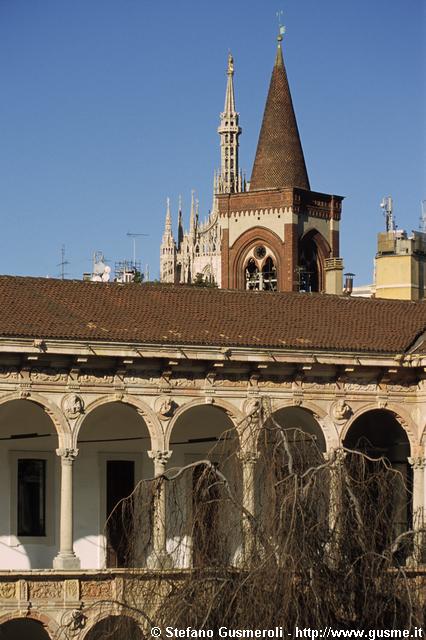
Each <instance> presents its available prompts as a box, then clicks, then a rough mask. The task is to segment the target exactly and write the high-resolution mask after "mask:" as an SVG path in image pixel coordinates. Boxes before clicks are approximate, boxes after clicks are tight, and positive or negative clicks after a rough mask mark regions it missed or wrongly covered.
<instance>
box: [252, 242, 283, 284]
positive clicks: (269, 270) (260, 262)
mask: <svg viewBox="0 0 426 640" xmlns="http://www.w3.org/2000/svg"><path fill="white" fill-rule="evenodd" d="M245 283H246V289H247V290H249V291H250V290H251V291H277V267H276V262H275V259H274V257H273V256H272V255H271V252H270V250H269V249H267V248H266V247H264V246H262V245H259V246H257V247H255V248H254V249H252V250H251V251H250V254H249V257H248V260H247V262H246V267H245Z"/></svg>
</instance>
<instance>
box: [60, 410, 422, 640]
mask: <svg viewBox="0 0 426 640" xmlns="http://www.w3.org/2000/svg"><path fill="white" fill-rule="evenodd" d="M243 426H244V429H245V430H246V435H247V438H246V440H245V442H246V443H247V442H250V443H251V447H252V448H253V443H254V445H255V446H256V451H251V454H252V456H251V461H249V462H247V458H246V460H245V461H244V458H243V456H241V455H240V454H239V451H238V447H237V446H236V438H235V436H234V434H233V433H232V432H231V431H228V432H225V433H224V434H223V435H222V437H221V438H220V439H218V441H217V442H215V443H214V446H212V448H211V450H210V451H209V454H208V455H206V456H205V458H204V459H202V460H199V461H197V462H194V463H191V464H188V465H186V466H183V467H181V468H174V469H173V468H171V469H169V470H168V471H167V472H166V473H165V474H164V475H163V476H161V477H159V478H155V479H152V480H147V481H142V482H140V483H139V484H138V485H137V487H136V488H135V490H134V491H133V493H132V494H131V496H129V497H128V498H127V499H125V500H123V501H122V502H121V503H119V505H117V507H116V509H115V511H114V512H113V514H112V515H111V516H110V519H109V521H108V522H107V525H106V531H107V532H108V535H109V536H110V537H111V536H113V537H114V540H115V544H116V553H117V557H118V558H119V565H120V566H123V567H128V568H129V569H128V572H127V573H126V574H125V576H124V580H123V584H124V587H123V593H122V595H121V597H120V599H119V600H106V601H103V602H97V603H96V604H95V605H92V607H90V608H88V609H85V610H83V611H82V615H83V614H84V615H85V616H87V617H91V619H93V618H95V620H96V619H99V620H100V619H101V618H104V617H105V616H106V615H107V614H108V615H109V617H108V619H107V622H104V623H102V624H100V625H98V632H97V631H96V625H95V628H94V629H93V631H91V632H89V634H88V635H87V636H86V637H87V640H99V639H100V638H101V637H102V638H103V639H105V640H106V639H107V638H110V639H111V640H134V639H136V638H142V637H143V636H142V635H141V632H140V630H139V629H142V631H143V633H144V634H145V633H146V632H147V631H148V630H149V628H150V627H152V626H156V627H159V628H160V629H162V630H164V629H165V628H166V627H173V628H179V629H184V628H185V629H186V628H187V627H188V626H189V627H193V628H194V629H210V630H213V631H214V632H215V637H217V635H216V631H217V629H218V628H219V627H227V628H229V629H274V628H275V627H283V628H284V629H285V630H286V632H288V633H292V632H293V630H294V629H295V628H296V627H299V628H310V629H318V630H321V629H326V628H332V629H336V630H337V629H356V630H358V629H413V628H414V627H421V626H422V622H424V620H423V616H424V609H423V607H424V602H423V604H422V597H423V598H424V592H423V593H422V589H423V590H424V589H425V584H424V583H423V584H421V583H420V582H419V581H418V580H417V579H416V578H415V576H414V573H413V572H412V569H411V568H410V563H411V564H412V563H413V562H414V561H415V560H419V558H420V554H421V552H422V549H420V548H419V544H421V540H422V535H421V532H420V533H419V532H417V533H416V535H415V533H414V531H413V530H412V529H408V530H399V529H398V522H397V519H398V517H397V516H398V513H397V512H398V510H401V508H407V509H409V507H408V503H409V501H410V500H409V498H410V495H409V491H408V489H407V487H406V486H405V483H404V481H403V478H402V476H401V474H400V473H399V472H398V471H396V470H394V469H393V468H392V467H391V465H390V463H389V462H388V461H387V460H386V459H384V458H380V459H376V458H373V457H371V456H368V455H366V454H365V453H362V446H360V450H348V449H344V448H341V449H338V450H335V451H333V452H332V453H331V454H330V455H328V456H325V455H324V452H323V451H321V450H320V447H319V445H318V443H317V441H316V439H315V437H314V436H312V435H310V434H308V433H306V431H304V430H301V429H289V428H286V427H285V425H282V424H279V423H278V422H277V421H276V420H275V418H274V416H273V414H272V411H271V408H270V403H269V402H268V401H267V400H266V401H265V402H263V404H262V406H261V408H260V409H257V410H254V411H253V412H252V414H251V415H250V416H249V417H248V418H247V419H246V423H245V424H244V425H243ZM243 431H244V430H243ZM243 435H244V434H243ZM243 439H244V438H243ZM249 453H250V452H249ZM244 464H246V465H247V464H249V465H250V464H251V465H252V466H251V467H249V471H247V468H248V467H246V468H245V469H244V468H243V465H244ZM250 470H251V471H250ZM247 473H248V474H250V473H252V476H251V477H252V478H253V482H252V486H253V487H254V488H253V492H252V495H250V496H248V494H247V488H246V487H245V488H244V489H243V486H244V481H245V480H244V478H246V480H247V477H249V478H250V475H247ZM161 499H163V500H165V505H166V509H165V513H166V514H167V520H166V522H165V523H164V522H162V521H161V520H160V515H161V514H160V513H159V507H158V505H159V502H161ZM162 526H163V527H164V526H165V528H166V538H167V543H166V546H165V548H163V549H162V550H161V553H158V548H157V549H156V543H155V539H154V538H155V536H156V535H158V531H157V533H156V527H157V528H158V527H160V528H161V527H162ZM423 540H424V532H423ZM157 547H158V543H157ZM138 567H139V568H138ZM141 567H145V568H146V569H145V570H144V571H142V570H141V569H140V568H141ZM63 633H64V637H70V638H71V637H74V636H75V633H77V632H76V631H73V630H72V629H70V627H69V626H66V625H65V626H64V628H63ZM162 637H165V635H163V636H162Z"/></svg>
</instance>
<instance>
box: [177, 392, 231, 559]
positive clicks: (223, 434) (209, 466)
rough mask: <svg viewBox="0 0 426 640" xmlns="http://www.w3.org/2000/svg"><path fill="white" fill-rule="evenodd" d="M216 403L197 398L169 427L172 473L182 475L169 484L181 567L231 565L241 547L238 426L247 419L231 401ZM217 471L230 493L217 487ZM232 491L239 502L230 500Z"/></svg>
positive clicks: (184, 406)
mask: <svg viewBox="0 0 426 640" xmlns="http://www.w3.org/2000/svg"><path fill="white" fill-rule="evenodd" d="M211 400H212V399H210V398H208V399H207V402H206V399H205V398H195V399H193V400H192V401H190V402H187V403H185V404H184V405H182V406H181V407H179V409H178V410H177V412H176V414H175V416H174V417H173V420H171V421H170V424H169V426H168V431H167V439H166V443H167V448H168V449H169V450H170V451H171V452H172V453H171V458H170V462H169V468H170V469H174V470H175V471H176V470H177V469H180V470H181V472H180V473H181V475H180V476H178V477H177V480H176V482H170V483H168V484H167V492H168V496H169V515H170V517H169V519H168V533H167V537H168V548H169V550H170V553H171V557H172V558H173V564H174V566H176V567H189V566H191V565H193V566H200V565H204V564H205V563H207V564H211V565H212V566H213V565H214V564H216V563H229V562H231V561H232V558H234V557H235V554H236V553H237V550H238V549H239V547H240V542H241V540H240V513H239V510H238V509H237V508H236V504H237V502H238V501H240V500H241V488H242V482H241V461H240V457H239V452H240V448H241V440H240V434H239V433H238V431H237V425H238V424H239V423H241V424H242V422H243V416H242V414H241V412H240V411H239V409H237V408H236V407H235V406H234V405H232V404H231V403H230V402H229V401H226V400H223V399H222V398H218V399H216V398H215V399H214V401H213V402H212V401H211ZM239 417H241V421H239V420H238V418H239ZM215 470H217V471H218V472H219V473H220V474H223V475H222V477H223V476H224V477H226V480H227V482H226V486H227V488H226V487H225V485H224V484H223V483H218V482H217V477H216V475H215V473H216V471H215ZM228 490H229V491H231V493H232V494H233V495H234V496H236V500H235V501H232V500H231V501H230V500H227V499H224V498H225V497H226V496H228V494H227V491H228ZM207 523H208V524H207ZM208 532H209V533H208Z"/></svg>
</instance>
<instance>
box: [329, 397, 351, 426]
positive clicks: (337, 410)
mask: <svg viewBox="0 0 426 640" xmlns="http://www.w3.org/2000/svg"><path fill="white" fill-rule="evenodd" d="M331 415H332V418H333V419H334V420H335V421H336V422H340V421H342V420H347V419H348V418H349V417H350V416H351V415H352V409H351V407H350V406H349V405H348V403H347V402H346V400H344V399H343V398H340V399H339V400H337V401H336V402H335V403H334V404H333V405H332V406H331Z"/></svg>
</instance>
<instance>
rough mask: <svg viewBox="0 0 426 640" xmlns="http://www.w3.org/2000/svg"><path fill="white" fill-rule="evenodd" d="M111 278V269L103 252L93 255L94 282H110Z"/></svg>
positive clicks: (92, 278)
mask: <svg viewBox="0 0 426 640" xmlns="http://www.w3.org/2000/svg"><path fill="white" fill-rule="evenodd" d="M110 278H111V267H110V266H109V265H107V264H106V260H105V257H104V254H103V253H102V251H95V252H94V253H93V271H92V277H91V280H92V282H109V280H110Z"/></svg>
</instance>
